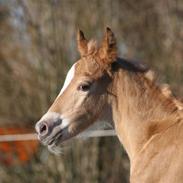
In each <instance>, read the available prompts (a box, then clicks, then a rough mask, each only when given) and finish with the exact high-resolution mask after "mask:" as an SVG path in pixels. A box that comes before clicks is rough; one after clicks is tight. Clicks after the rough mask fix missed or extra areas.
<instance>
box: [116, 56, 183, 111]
mask: <svg viewBox="0 0 183 183" xmlns="http://www.w3.org/2000/svg"><path fill="white" fill-rule="evenodd" d="M119 68H122V69H124V70H127V71H129V72H134V73H141V74H143V76H144V78H146V79H147V80H148V81H149V82H153V83H154V84H155V85H156V86H158V88H159V89H160V91H161V93H162V94H163V95H164V96H165V97H166V98H169V99H170V100H171V101H172V102H173V103H174V104H175V106H176V107H177V109H178V110H183V99H179V98H178V97H176V96H175V95H174V94H173V92H172V90H171V88H170V86H169V84H167V83H161V84H160V83H158V82H157V81H156V78H157V77H156V75H155V73H154V71H153V70H151V69H150V68H149V67H147V66H146V65H145V64H144V63H141V62H139V61H135V60H127V59H124V58H117V60H116V62H114V63H112V70H113V71H117V70H118V69H119Z"/></svg>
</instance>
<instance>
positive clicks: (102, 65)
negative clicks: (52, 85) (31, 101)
mask: <svg viewBox="0 0 183 183" xmlns="http://www.w3.org/2000/svg"><path fill="white" fill-rule="evenodd" d="M77 44H78V50H79V52H80V55H81V58H80V59H79V60H78V61H77V62H76V63H75V64H74V65H73V66H72V67H71V69H70V70H69V72H68V74H67V77H66V80H65V83H64V86H63V88H62V90H61V91H60V94H59V95H58V97H57V98H56V100H55V101H54V103H53V104H52V106H51V107H50V109H49V110H48V112H47V113H46V114H45V115H44V116H43V117H42V118H41V119H40V121H39V122H38V123H37V124H36V131H37V133H38V137H39V139H40V140H41V141H42V142H43V144H45V145H48V147H49V148H53V147H55V146H57V145H58V144H60V143H62V142H64V141H66V140H68V139H70V138H72V137H74V136H76V135H77V134H79V133H80V132H82V131H84V130H85V129H87V128H88V127H89V126H91V125H92V124H94V123H96V121H100V120H102V121H103V120H106V121H108V122H109V123H111V125H113V126H114V128H115V131H116V134H117V136H118V138H119V140H120V142H121V143H122V144H123V146H124V148H125V149H126V151H127V153H128V156H129V158H130V163H131V170H130V181H131V183H182V182H183V125H182V124H183V112H182V109H183V105H182V103H181V102H180V101H178V100H177V99H175V98H174V97H173V96H172V95H171V92H170V90H169V89H168V88H166V87H162V86H160V85H158V84H156V82H155V79H154V76H153V72H152V71H150V70H148V69H146V68H144V67H143V66H141V65H138V64H136V63H132V62H128V61H126V60H125V59H121V58H118V56H117V46H116V39H115V36H114V34H113V32H112V31H111V30H110V29H109V28H107V29H106V32H105V36H104V39H103V42H102V44H101V46H99V47H98V46H97V43H96V41H94V40H90V41H88V40H87V39H86V38H85V37H84V34H83V32H82V31H78V36H77Z"/></svg>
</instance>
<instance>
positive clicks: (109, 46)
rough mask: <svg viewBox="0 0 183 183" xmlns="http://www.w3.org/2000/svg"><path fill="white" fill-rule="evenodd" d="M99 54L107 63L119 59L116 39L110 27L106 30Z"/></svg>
mask: <svg viewBox="0 0 183 183" xmlns="http://www.w3.org/2000/svg"><path fill="white" fill-rule="evenodd" d="M99 54H100V58H101V59H103V60H104V61H105V62H107V63H112V62H114V61H115V60H116V58H117V46H116V38H115V36H114V33H113V32H112V31H111V29H110V28H109V27H107V28H106V31H105V36H104V39H103V42H102V46H101V48H100V50H99Z"/></svg>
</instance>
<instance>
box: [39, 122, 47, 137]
mask: <svg viewBox="0 0 183 183" xmlns="http://www.w3.org/2000/svg"><path fill="white" fill-rule="evenodd" d="M47 133H48V126H47V124H46V123H42V124H41V125H40V127H39V134H40V135H42V136H43V135H46V134H47Z"/></svg>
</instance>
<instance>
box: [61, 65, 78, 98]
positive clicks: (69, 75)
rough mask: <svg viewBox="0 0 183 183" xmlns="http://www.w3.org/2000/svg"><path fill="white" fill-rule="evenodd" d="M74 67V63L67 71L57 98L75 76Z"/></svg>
mask: <svg viewBox="0 0 183 183" xmlns="http://www.w3.org/2000/svg"><path fill="white" fill-rule="evenodd" d="M75 66H76V63H75V64H74V65H73V66H72V67H71V68H70V70H69V71H68V73H67V76H66V79H65V82H64V85H63V87H62V89H61V91H60V93H59V95H58V97H59V96H60V95H61V94H62V93H63V92H64V90H65V89H66V88H67V87H68V86H69V84H70V82H71V81H72V79H73V77H74V74H75Z"/></svg>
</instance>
